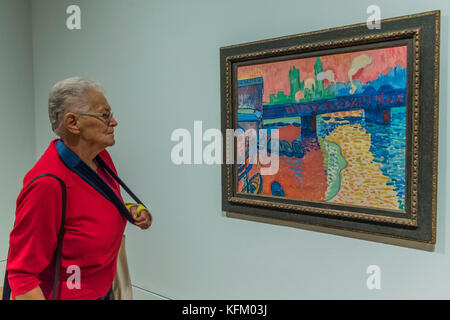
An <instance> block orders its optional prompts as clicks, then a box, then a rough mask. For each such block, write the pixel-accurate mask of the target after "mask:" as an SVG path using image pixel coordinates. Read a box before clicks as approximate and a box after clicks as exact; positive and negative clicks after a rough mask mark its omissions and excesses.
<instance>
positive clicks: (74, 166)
mask: <svg viewBox="0 0 450 320" xmlns="http://www.w3.org/2000/svg"><path fill="white" fill-rule="evenodd" d="M56 149H57V151H58V155H59V158H60V159H61V161H62V162H63V163H64V164H65V165H66V166H67V167H68V168H69V169H70V170H71V171H73V172H74V173H76V174H77V175H78V176H80V177H81V178H82V179H83V180H84V181H86V182H87V183H88V184H89V185H91V186H92V187H93V188H94V189H95V190H97V191H98V192H99V193H100V194H101V195H102V196H103V197H105V198H106V199H107V200H108V201H110V202H111V203H112V204H114V206H116V208H117V210H118V211H119V213H120V214H121V216H122V217H123V218H125V219H127V220H128V221H130V222H131V223H133V224H134V219H133V217H132V216H131V214H130V212H129V211H128V209H127V208H126V207H125V204H124V203H123V202H122V200H120V198H119V197H118V196H117V194H116V193H115V192H114V191H113V190H112V189H111V187H110V186H109V185H108V184H107V183H106V182H105V181H104V180H103V179H102V178H100V177H99V175H98V174H97V172H95V171H94V170H93V169H92V168H91V167H89V166H88V165H87V164H86V163H85V162H84V161H82V160H81V159H80V157H78V155H77V154H76V153H75V152H73V151H72V150H70V149H69V148H68V147H67V146H66V145H65V144H64V143H63V142H62V140H61V139H59V140H58V141H57V142H56ZM97 157H99V156H97ZM98 163H99V164H100V165H101V166H103V165H105V166H106V164H105V163H104V162H103V161H98Z"/></svg>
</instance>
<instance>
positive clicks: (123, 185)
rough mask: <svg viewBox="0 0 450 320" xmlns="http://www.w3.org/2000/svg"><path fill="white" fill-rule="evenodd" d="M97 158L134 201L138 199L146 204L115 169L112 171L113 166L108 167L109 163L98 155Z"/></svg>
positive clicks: (140, 202)
mask: <svg viewBox="0 0 450 320" xmlns="http://www.w3.org/2000/svg"><path fill="white" fill-rule="evenodd" d="M95 160H96V161H97V162H98V163H99V164H100V166H101V167H103V168H104V169H105V170H106V171H108V173H109V174H110V175H111V176H112V177H113V178H114V179H115V180H116V181H117V182H118V183H119V184H120V185H121V186H122V187H123V188H124V189H125V191H126V192H127V193H128V194H129V195H130V196H131V197H132V198H133V199H134V201H136V203H138V204H142V205H144V204H143V203H142V201H141V200H139V198H138V197H137V196H136V195H135V194H134V193H133V191H131V190H130V188H128V186H127V185H126V184H125V182H123V181H122V180H121V179H120V178H119V177H118V176H117V174H115V173H114V171H112V170H111V168H110V167H108V165H107V164H106V163H105V161H103V159H102V158H100V157H99V156H97V157H96V158H95ZM144 207H146V206H145V205H144Z"/></svg>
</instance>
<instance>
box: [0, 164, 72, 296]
mask: <svg viewBox="0 0 450 320" xmlns="http://www.w3.org/2000/svg"><path fill="white" fill-rule="evenodd" d="M42 177H53V178H55V179H56V180H58V182H59V184H60V185H61V190H62V215H61V225H60V227H59V232H58V239H57V246H56V262H55V278H54V279H53V296H52V300H56V298H57V296H58V280H59V271H60V270H59V269H60V268H61V250H62V241H63V238H64V232H65V228H64V222H65V220H66V204H67V190H66V184H65V183H64V181H63V180H61V179H60V178H59V177H57V176H55V175H53V174H49V173H46V174H41V175H38V176H37V177H35V178H34V179H33V180H32V181H31V182H30V183H29V184H28V185H27V188H28V187H29V186H30V185H31V184H32V183H33V182H34V181H35V180H37V179H39V178H42ZM10 296H11V287H10V285H9V281H8V270H6V271H5V280H4V283H3V298H2V299H3V300H9V298H10Z"/></svg>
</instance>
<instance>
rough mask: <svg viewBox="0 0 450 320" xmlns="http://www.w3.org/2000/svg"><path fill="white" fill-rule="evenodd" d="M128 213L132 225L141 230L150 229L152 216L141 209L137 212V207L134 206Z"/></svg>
mask: <svg viewBox="0 0 450 320" xmlns="http://www.w3.org/2000/svg"><path fill="white" fill-rule="evenodd" d="M129 210H130V213H131V215H132V216H133V219H134V224H135V225H136V226H138V227H139V228H141V229H142V230H146V229H148V228H150V226H151V225H152V215H151V213H150V212H149V211H148V210H146V209H141V210H140V211H139V212H138V205H134V206H132V207H130V209H129Z"/></svg>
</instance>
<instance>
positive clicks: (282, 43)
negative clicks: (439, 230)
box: [221, 11, 440, 243]
mask: <svg viewBox="0 0 450 320" xmlns="http://www.w3.org/2000/svg"><path fill="white" fill-rule="evenodd" d="M430 18H431V20H432V22H430V21H428V20H430ZM427 19H428V20H427ZM430 23H434V28H433V30H434V31H435V32H434V34H433V36H434V37H433V39H431V41H432V42H433V46H432V47H430V46H428V47H425V46H426V44H425V39H424V36H426V37H427V41H430V39H428V37H429V36H430V35H429V34H426V35H424V32H425V28H424V26H425V25H426V26H429V24H430ZM381 24H382V31H378V32H377V31H375V32H367V31H366V34H363V35H361V36H349V37H346V36H345V35H344V36H340V34H339V33H340V32H341V31H344V30H345V31H354V32H353V34H354V33H355V32H356V31H357V30H362V29H364V28H365V26H366V25H365V23H361V24H355V25H349V26H344V27H338V28H331V29H326V30H321V31H315V32H309V33H303V34H296V35H291V36H285V37H278V38H274V39H268V40H262V41H256V42H250V43H246V44H238V45H233V46H227V47H223V48H221V57H222V61H221V62H222V65H221V66H222V93H223V95H222V127H223V129H233V128H234V124H235V123H236V121H237V119H236V114H235V112H234V109H233V108H234V100H233V66H234V64H235V63H238V62H244V61H251V60H254V59H263V58H271V57H277V56H286V55H291V54H302V53H307V52H312V51H318V50H326V49H335V48H345V47H350V46H359V45H367V44H374V43H383V42H385V41H393V40H398V39H411V41H412V56H411V57H410V56H408V59H410V58H411V59H412V62H411V64H409V65H408V67H410V66H412V83H411V86H410V88H409V90H411V97H412V99H411V102H412V104H411V109H410V117H411V118H410V128H409V129H410V134H408V138H410V139H411V141H410V145H411V152H410V153H411V154H410V157H409V161H410V164H411V165H410V168H409V170H410V173H409V183H410V190H409V192H408V199H409V204H410V207H409V210H410V212H409V215H410V216H409V217H408V218H401V217H392V216H383V215H374V214H368V213H363V212H357V211H355V210H342V209H338V208H323V207H312V206H307V205H302V204H296V203H294V202H274V201H271V200H268V199H265V198H267V197H264V196H258V195H252V196H251V198H249V197H243V196H242V195H239V194H237V193H236V192H235V190H234V181H235V172H234V171H235V170H234V169H233V166H234V165H232V164H224V165H223V180H224V181H223V184H224V186H223V203H225V202H226V203H225V205H224V204H223V207H224V211H227V212H232V211H230V210H229V209H228V208H227V207H233V209H234V208H236V207H237V208H239V206H242V207H245V210H241V211H240V213H241V214H247V215H251V216H253V217H252V220H254V218H257V217H258V216H259V217H261V218H267V217H270V218H271V219H273V216H270V215H267V214H261V213H260V214H258V213H256V214H254V213H253V212H251V209H249V208H255V209H256V208H262V209H263V210H264V209H270V210H281V211H283V212H294V213H297V214H298V213H307V214H317V215H322V216H326V217H328V218H329V217H332V218H333V217H334V218H338V219H341V218H342V219H346V220H349V221H359V222H361V223H364V222H368V223H375V224H376V225H378V226H379V225H389V226H394V228H395V226H398V227H401V228H407V229H413V230H414V229H420V226H421V220H423V219H424V217H425V216H426V217H428V218H429V219H430V221H429V223H430V227H431V229H430V230H429V233H430V235H429V236H428V237H427V239H422V238H423V237H422V238H421V239H419V238H420V237H419V238H418V239H414V237H410V236H407V237H402V236H399V235H396V234H395V232H388V233H383V232H381V233H380V232H378V231H375V232H370V231H369V233H374V234H379V235H384V236H388V237H398V238H412V240H416V241H422V242H427V243H435V242H436V210H437V147H438V105H439V99H438V95H439V49H440V43H439V37H440V31H439V30H440V12H439V11H432V12H425V13H420V14H416V15H408V16H403V17H396V18H391V19H386V20H382V22H381ZM403 24H404V25H405V26H404V27H402V25H403ZM385 26H388V27H387V29H388V31H387V32H386V31H385V30H386V28H385ZM320 36H323V37H324V38H325V39H324V40H319V41H318V40H317V39H318V38H320ZM333 36H336V37H337V39H335V40H334V39H330V38H332V37H333ZM311 37H314V39H313V40H311V39H312V38H311ZM293 42H296V43H298V44H295V45H290V44H292V43H293ZM427 44H428V43H427ZM425 50H426V53H425ZM431 51H432V53H433V55H432V57H428V55H429V53H430V52H431ZM421 52H422V55H423V56H421ZM424 53H425V54H424ZM430 58H431V61H430ZM431 64H433V70H434V79H433V90H434V101H433V117H434V123H433V128H432V137H433V145H432V150H431V151H432V155H433V158H432V168H425V167H421V166H422V162H423V159H421V157H422V158H423V154H422V156H421V152H420V150H421V146H422V145H421V142H423V138H422V136H421V134H422V133H421V131H424V133H426V134H428V135H431V134H430V133H428V128H423V127H422V128H421V126H420V123H419V121H420V119H421V110H422V111H423V108H424V106H423V105H424V104H425V103H424V101H425V100H424V97H423V98H422V100H421V93H422V94H423V92H421V90H424V89H421V71H422V70H423V67H422V68H421V65H427V66H430V65H431ZM234 154H236V153H234ZM224 163H225V162H224ZM423 166H426V164H424V165H423ZM430 169H431V170H430ZM407 170H408V169H407ZM421 170H422V171H421ZM425 171H426V172H432V182H431V185H430V188H431V189H432V190H431V197H430V200H431V201H432V208H431V212H430V213H429V214H427V215H424V214H423V213H422V214H421V215H419V214H418V212H419V210H421V207H420V206H419V205H420V201H423V199H421V190H420V186H419V184H420V181H419V180H420V179H419V175H420V174H421V173H422V174H423V172H425ZM255 198H257V199H255ZM273 198H275V197H271V199H273ZM336 207H342V206H336ZM257 210H259V209H257ZM419 216H420V217H419ZM275 219H276V218H275ZM282 220H283V219H282ZM288 220H290V219H288ZM294 220H295V219H294ZM296 221H297V220H296ZM298 222H301V223H306V224H317V225H322V224H321V223H315V222H308V221H302V220H301V219H299V220H298ZM334 227H336V226H334ZM344 229H345V228H344ZM348 229H349V230H356V231H360V232H363V230H358V228H352V227H351V226H350V228H348ZM375 229H377V230H378V229H379V227H376V228H375ZM422 232H423V231H422Z"/></svg>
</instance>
